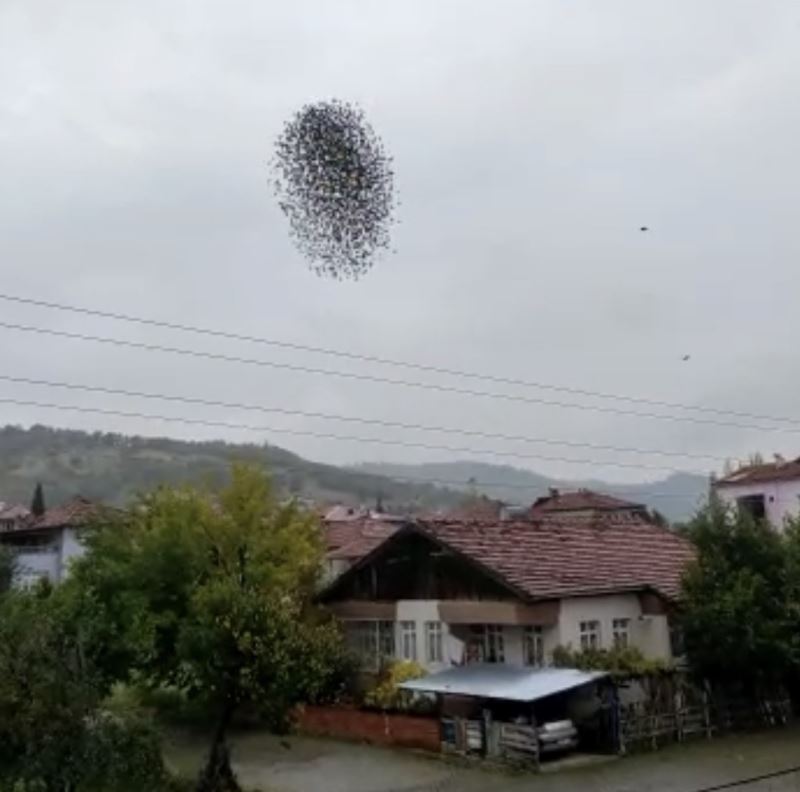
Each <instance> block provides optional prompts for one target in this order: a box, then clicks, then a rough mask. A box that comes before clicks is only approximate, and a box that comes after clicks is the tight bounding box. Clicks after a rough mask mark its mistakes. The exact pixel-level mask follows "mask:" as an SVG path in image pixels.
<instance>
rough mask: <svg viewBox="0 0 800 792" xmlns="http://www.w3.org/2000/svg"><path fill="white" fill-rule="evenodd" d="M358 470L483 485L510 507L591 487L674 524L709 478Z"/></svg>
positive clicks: (430, 467) (481, 469)
mask: <svg viewBox="0 0 800 792" xmlns="http://www.w3.org/2000/svg"><path fill="white" fill-rule="evenodd" d="M354 470H357V471H360V472H369V473H376V474H379V475H383V476H390V477H399V478H402V477H408V478H412V479H416V480H424V481H439V482H447V486H448V487H449V488H455V489H461V490H462V491H463V490H469V489H470V488H471V487H472V485H471V484H470V481H475V482H478V486H477V487H476V489H477V490H478V491H479V492H482V493H485V494H486V495H489V496H490V497H492V498H498V499H500V500H503V501H505V502H507V503H515V504H525V503H529V502H532V501H533V500H534V499H535V498H537V497H538V496H540V495H546V494H547V491H548V489H549V488H550V487H560V488H562V489H569V488H575V487H587V488H589V489H594V490H599V491H601V492H607V493H610V494H612V495H618V496H619V497H622V498H626V499H627V500H632V501H636V502H637V503H644V504H645V505H646V506H648V507H649V508H651V509H657V510H658V511H659V512H661V513H662V514H663V515H664V516H665V517H667V519H669V520H670V521H673V522H674V521H681V520H685V519H687V518H688V517H689V516H691V515H692V514H693V513H694V511H695V510H696V508H697V506H698V504H699V503H700V502H701V501H702V499H703V498H704V497H705V496H706V495H707V493H708V480H707V479H706V478H705V477H703V476H695V475H691V474H686V473H674V474H672V475H670V476H668V477H667V478H665V479H662V480H661V481H654V482H650V483H647V484H609V483H607V482H604V481H598V480H587V481H563V480H559V479H552V478H549V477H547V476H543V475H541V474H539V473H533V472H532V471H530V470H522V469H520V468H515V467H510V466H508V465H491V464H486V463H482V462H440V463H427V464H421V465H397V464H391V463H366V464H363V465H358V466H357V467H355V468H354Z"/></svg>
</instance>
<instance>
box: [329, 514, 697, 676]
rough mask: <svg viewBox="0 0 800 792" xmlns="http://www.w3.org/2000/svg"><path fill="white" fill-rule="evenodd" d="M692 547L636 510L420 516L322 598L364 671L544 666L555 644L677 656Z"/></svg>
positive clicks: (663, 657)
mask: <svg viewBox="0 0 800 792" xmlns="http://www.w3.org/2000/svg"><path fill="white" fill-rule="evenodd" d="M692 555H693V554H692V550H691V547H690V545H689V544H688V543H687V542H686V541H685V540H684V539H682V538H681V537H680V536H678V535H676V534H674V533H672V532H671V531H669V530H667V529H665V528H661V527H659V526H656V525H653V524H652V523H650V522H648V521H647V520H644V519H642V517H641V516H640V515H638V514H634V513H630V512H623V513H608V514H602V515H601V514H597V513H592V514H588V515H586V516H579V515H574V514H573V515H570V516H568V517H546V518H542V519H538V520H530V519H529V520H507V521H502V520H495V521H491V522H476V521H473V522H463V521H452V520H435V521H429V520H427V521H410V522H408V523H407V524H406V525H404V526H402V527H400V528H398V529H397V530H395V531H394V532H392V533H391V535H390V536H388V537H386V538H385V539H384V540H383V541H382V542H377V543H376V544H375V546H374V547H373V548H372V549H371V551H369V552H367V554H366V555H364V556H363V557H362V558H361V559H360V560H358V561H357V562H355V563H353V564H352V565H351V566H350V567H349V568H348V569H347V571H345V572H344V573H343V574H341V575H340V576H339V577H338V578H336V579H335V580H334V581H333V582H331V583H329V585H328V587H327V588H326V589H325V590H324V591H323V593H322V595H321V599H322V601H323V602H324V603H325V604H326V605H327V607H328V608H329V609H330V610H331V611H332V612H333V613H335V614H336V615H337V616H338V617H339V618H340V619H341V620H342V621H343V623H344V627H345V631H346V633H347V635H348V638H349V641H350V643H351V645H352V647H353V648H354V649H355V650H356V651H357V653H358V654H359V655H360V656H361V657H362V659H363V662H364V665H365V668H366V669H372V670H375V669H377V668H378V667H379V666H380V664H381V662H382V661H383V660H384V659H386V658H399V659H408V660H416V661H417V662H419V663H421V664H422V665H424V666H425V667H426V668H428V669H429V670H431V671H436V670H440V669H442V668H445V667H448V666H451V665H460V664H464V663H471V662H496V663H506V664H511V665H529V666H542V665H547V664H548V663H550V662H551V659H552V655H553V652H554V650H555V648H556V647H558V646H563V647H571V648H572V649H576V650H577V649H589V648H611V647H614V646H634V647H637V648H639V649H640V650H641V651H642V653H643V654H644V655H645V656H646V657H650V658H653V659H661V660H669V659H670V658H671V657H672V641H671V629H670V627H671V625H670V612H671V606H672V601H673V599H674V598H675V596H676V595H677V593H678V591H679V588H680V579H681V575H682V572H683V569H684V568H685V565H686V563H687V562H688V561H689V560H690V559H691V558H692Z"/></svg>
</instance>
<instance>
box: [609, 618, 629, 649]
mask: <svg viewBox="0 0 800 792" xmlns="http://www.w3.org/2000/svg"><path fill="white" fill-rule="evenodd" d="M630 630H631V620H630V619H614V620H613V621H612V622H611V632H612V637H613V639H614V648H615V649H625V648H626V647H627V646H629V645H630Z"/></svg>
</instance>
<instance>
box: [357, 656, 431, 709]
mask: <svg viewBox="0 0 800 792" xmlns="http://www.w3.org/2000/svg"><path fill="white" fill-rule="evenodd" d="M425 675H426V671H425V669H424V668H423V667H422V666H421V665H420V664H419V663H415V662H413V661H411V660H398V661H396V662H393V663H389V664H388V665H387V666H386V667H385V668H384V669H383V671H382V672H381V675H380V677H379V679H378V681H377V683H376V685H375V686H374V687H373V688H372V689H371V690H369V691H367V693H366V695H365V696H364V704H366V705H367V706H368V707H374V708H376V709H381V710H392V711H401V712H402V711H410V710H415V709H418V706H417V703H418V698H417V697H415V696H414V694H413V693H411V692H409V691H407V690H402V689H401V688H399V687H398V685H400V684H401V683H402V682H407V681H408V680H410V679H420V678H421V677H424V676H425Z"/></svg>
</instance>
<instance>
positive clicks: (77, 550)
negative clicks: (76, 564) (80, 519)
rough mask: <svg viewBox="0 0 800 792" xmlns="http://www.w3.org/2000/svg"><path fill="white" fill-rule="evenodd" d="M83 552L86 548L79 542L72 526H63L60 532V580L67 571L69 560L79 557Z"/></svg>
mask: <svg viewBox="0 0 800 792" xmlns="http://www.w3.org/2000/svg"><path fill="white" fill-rule="evenodd" d="M85 552H86V548H85V547H84V546H83V544H81V542H80V539H79V538H78V535H77V534H76V532H75V531H74V530H73V529H72V528H65V529H64V530H63V531H62V533H61V557H60V559H59V560H60V566H61V571H60V578H59V579H60V580H63V579H64V578H65V577H66V575H67V574H68V573H69V564H70V561H72V559H74V558H80V557H81V556H82V555H83V554H84V553H85Z"/></svg>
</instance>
